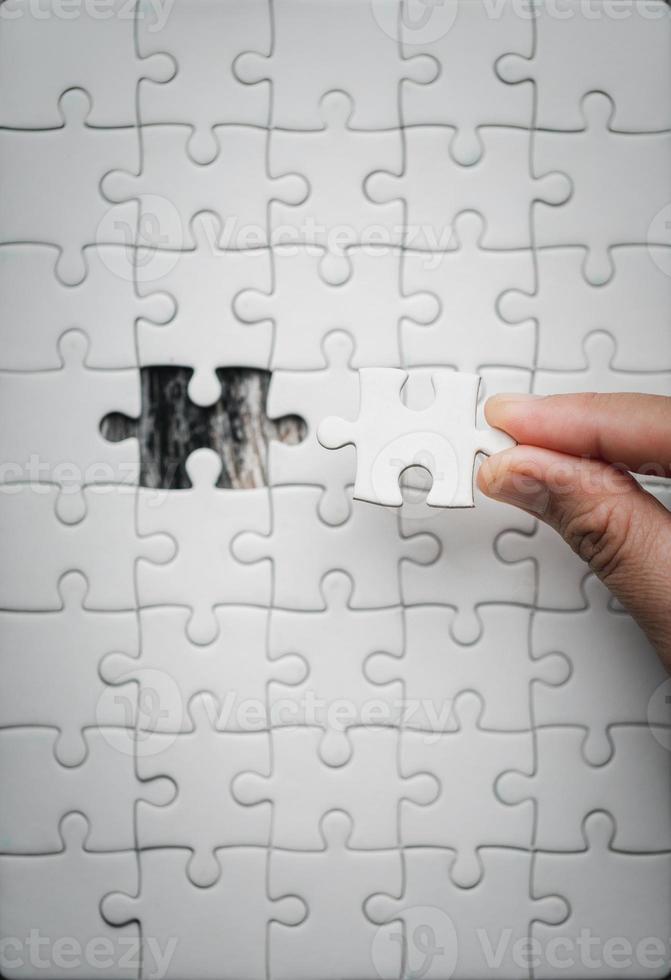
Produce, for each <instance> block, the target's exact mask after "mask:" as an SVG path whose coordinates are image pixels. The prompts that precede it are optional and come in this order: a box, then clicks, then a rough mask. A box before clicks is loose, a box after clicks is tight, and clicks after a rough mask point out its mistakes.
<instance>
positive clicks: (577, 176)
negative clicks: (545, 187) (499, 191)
mask: <svg viewBox="0 0 671 980" xmlns="http://www.w3.org/2000/svg"><path fill="white" fill-rule="evenodd" d="M613 109H614V106H613V102H612V100H611V99H610V98H609V97H608V96H607V95H605V94H603V93H602V92H593V93H591V94H590V95H588V96H587V97H586V98H585V100H584V102H583V112H584V117H585V126H586V128H585V129H581V131H580V132H578V133H571V135H570V136H568V137H567V135H566V133H552V132H546V131H541V132H538V133H536V134H535V135H534V148H533V170H534V173H536V174H539V175H540V174H544V173H547V171H548V170H561V171H563V172H564V173H565V174H567V175H568V177H569V178H570V181H571V184H572V193H571V195H570V198H569V199H568V200H565V203H562V206H561V207H552V208H548V207H543V206H542V205H541V204H536V205H535V206H534V214H533V220H534V229H535V236H536V245H537V246H538V247H539V248H541V249H542V248H545V247H547V246H552V247H556V246H560V245H571V246H575V245H585V246H586V247H587V249H588V253H587V258H586V261H585V268H584V274H585V277H586V278H587V280H588V281H589V282H591V283H593V284H595V285H599V284H600V283H605V282H608V280H609V279H610V278H611V276H612V275H613V263H612V259H611V256H610V249H611V248H612V247H613V246H614V245H645V244H646V243H647V244H650V245H655V246H660V245H671V224H669V223H668V222H666V223H665V222H659V221H657V222H655V219H656V218H657V216H658V214H659V212H661V211H663V209H664V208H665V207H666V205H667V203H668V201H669V197H670V196H671V131H669V132H665V133H654V134H650V133H647V134H642V133H636V134H621V133H614V132H612V131H611V130H610V129H609V126H610V125H611V123H612V117H613ZM606 172H607V173H608V180H607V181H605V180H604V177H603V175H604V173H606ZM642 173H644V174H645V175H646V179H645V182H641V181H640V179H639V178H640V174H642ZM632 186H636V188H637V190H636V193H635V194H632V193H631V187H632ZM543 203H547V202H543ZM554 203H555V204H559V203H561V202H560V201H558V200H555V201H554Z"/></svg>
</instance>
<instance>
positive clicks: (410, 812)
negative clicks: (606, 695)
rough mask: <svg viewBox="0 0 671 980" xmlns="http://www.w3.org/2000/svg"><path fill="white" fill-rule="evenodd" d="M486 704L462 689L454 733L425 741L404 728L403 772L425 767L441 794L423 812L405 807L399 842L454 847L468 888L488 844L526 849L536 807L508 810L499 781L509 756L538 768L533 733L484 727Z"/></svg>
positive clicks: (460, 878)
mask: <svg viewBox="0 0 671 980" xmlns="http://www.w3.org/2000/svg"><path fill="white" fill-rule="evenodd" d="M482 713H483V701H482V698H481V697H480V695H479V694H476V693H475V692H473V691H469V692H465V693H463V694H460V695H459V697H458V698H457V699H456V701H455V705H454V718H455V720H456V727H455V729H454V731H450V732H447V733H444V734H440V735H435V736H433V738H431V739H428V738H427V736H426V734H425V733H423V732H409V731H405V732H404V734H403V744H402V751H401V760H402V761H401V772H402V773H403V772H404V771H412V770H415V769H417V768H418V766H419V764H420V760H421V765H422V766H424V767H425V768H427V769H428V771H429V772H431V773H432V775H433V776H434V778H435V779H436V781H437V784H438V786H439V787H440V791H439V794H438V796H437V797H436V798H435V799H434V800H433V801H432V802H429V804H428V805H427V806H425V807H423V808H422V809H421V810H419V809H410V808H409V807H408V806H407V805H406V806H404V807H403V808H402V810H401V841H402V843H403V845H404V846H405V847H406V848H407V847H411V848H414V847H422V846H424V847H449V848H450V849H452V850H454V851H455V853H456V858H455V861H454V864H453V866H452V871H451V877H452V880H453V881H454V882H455V883H457V884H460V885H461V886H462V887H464V888H469V887H472V886H474V885H476V884H477V883H478V882H479V881H480V880H481V879H482V875H483V866H482V861H481V851H482V849H483V848H484V847H486V846H501V847H509V848H521V849H528V848H529V847H530V846H531V839H532V829H533V808H532V807H531V805H529V806H528V807H526V808H525V810H524V811H517V812H514V813H510V812H509V813H506V809H505V806H504V805H503V804H502V803H501V801H500V799H499V798H498V797H497V796H496V794H495V783H496V780H497V778H498V777H500V775H501V773H503V772H504V771H505V770H506V768H507V764H508V763H509V761H510V760H512V759H516V760H517V763H518V765H519V766H520V768H524V769H526V770H527V771H528V772H531V771H532V768H533V740H532V736H531V732H530V731H525V732H491V731H486V730H485V729H483V728H482V727H481V719H482Z"/></svg>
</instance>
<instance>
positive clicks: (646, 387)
mask: <svg viewBox="0 0 671 980" xmlns="http://www.w3.org/2000/svg"><path fill="white" fill-rule="evenodd" d="M583 350H584V352H585V359H586V361H587V364H588V367H587V368H586V369H585V370H583V371H578V372H576V371H552V370H537V371H536V372H535V374H534V393H536V394H539V395H559V394H570V393H571V392H574V391H600V392H614V393H615V392H620V391H639V392H643V393H645V394H648V395H663V396H667V397H668V396H669V395H671V370H669V371H664V372H662V371H659V372H657V371H622V370H617V369H616V368H615V367H614V363H615V360H616V358H617V346H616V342H615V338H614V337H613V336H612V334H610V333H606V331H605V330H598V331H594V332H593V333H590V334H588V335H587V337H585V340H584V341H583Z"/></svg>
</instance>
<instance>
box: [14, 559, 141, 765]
mask: <svg viewBox="0 0 671 980" xmlns="http://www.w3.org/2000/svg"><path fill="white" fill-rule="evenodd" d="M58 588H59V592H60V595H61V597H62V603H63V608H62V609H61V610H58V611H53V612H2V613H0V636H2V649H1V650H0V664H1V665H2V674H3V677H4V682H3V685H2V687H1V688H0V718H1V719H2V724H3V726H6V727H14V726H16V727H20V726H23V725H28V726H30V725H44V726H48V727H50V728H54V729H57V731H58V737H57V741H56V746H55V751H56V758H57V760H58V761H59V762H60V763H61V764H62V765H64V766H77V765H79V764H80V763H82V762H83V761H84V759H85V757H86V752H87V747H86V738H85V731H86V730H87V729H89V728H94V727H96V726H98V727H113V728H123V727H125V726H127V727H129V728H133V726H134V725H135V718H136V710H135V707H136V701H137V692H136V691H135V689H134V686H133V685H132V684H123V685H120V686H119V687H118V688H117V689H116V690H113V689H111V688H110V687H109V686H108V685H107V684H105V683H104V681H103V678H102V677H101V676H100V673H99V669H100V664H101V661H102V659H103V657H104V655H105V654H106V653H108V652H109V651H110V650H118V651H124V654H123V655H124V656H128V657H134V656H137V652H138V645H139V631H138V621H137V616H136V614H135V613H134V612H92V611H91V610H89V609H87V608H86V605H85V602H86V594H87V591H88V583H87V581H86V579H85V578H84V576H83V575H82V574H81V573H79V572H70V573H68V574H67V575H65V576H64V577H63V578H62V579H61V580H60V582H59V583H58ZM36 678H39V683H36Z"/></svg>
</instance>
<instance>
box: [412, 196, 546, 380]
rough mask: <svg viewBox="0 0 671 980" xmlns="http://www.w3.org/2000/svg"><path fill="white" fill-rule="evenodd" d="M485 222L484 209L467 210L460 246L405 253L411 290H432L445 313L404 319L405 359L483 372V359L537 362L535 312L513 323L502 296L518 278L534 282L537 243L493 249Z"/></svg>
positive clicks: (456, 238)
mask: <svg viewBox="0 0 671 980" xmlns="http://www.w3.org/2000/svg"><path fill="white" fill-rule="evenodd" d="M484 230H485V226H484V222H483V219H482V217H481V216H480V215H478V214H475V213H474V212H464V213H463V214H460V215H459V216H458V218H457V219H456V221H455V225H454V233H453V237H452V244H453V245H454V248H453V249H451V250H450V251H448V252H445V253H444V254H441V255H436V254H431V255H427V253H426V252H421V251H418V252H414V251H408V252H406V253H405V255H404V259H403V286H404V289H405V290H407V291H409V292H413V293H415V292H419V291H426V292H427V293H433V294H434V295H435V296H436V298H437V300H438V303H439V308H440V313H439V314H438V316H437V317H436V319H434V320H433V322H432V323H430V324H423V323H412V322H407V321H406V322H404V323H403V325H402V328H401V337H402V341H401V343H402V348H403V352H404V355H405V356H404V361H405V363H406V364H407V365H409V366H413V365H415V364H422V365H427V364H445V365H447V364H450V365H453V366H454V367H456V368H458V369H459V370H461V371H471V372H476V373H478V371H479V369H480V368H481V366H482V365H483V364H497V365H515V366H518V367H526V368H531V367H532V365H533V361H534V348H535V340H536V328H535V325H534V323H533V320H531V319H530V318H529V319H528V320H527V321H526V322H525V323H519V324H515V326H514V329H512V330H508V329H506V324H505V323H504V322H503V321H502V319H501V316H500V313H499V297H500V296H501V294H502V293H503V292H504V291H505V290H507V289H509V288H510V283H513V282H517V283H519V288H520V290H522V291H524V284H526V288H527V289H529V290H531V289H533V285H534V263H533V254H532V252H531V250H530V249H519V250H511V251H507V252H504V251H494V250H492V249H484V248H482V247H481V244H480V240H481V237H482V235H483V234H484Z"/></svg>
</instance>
